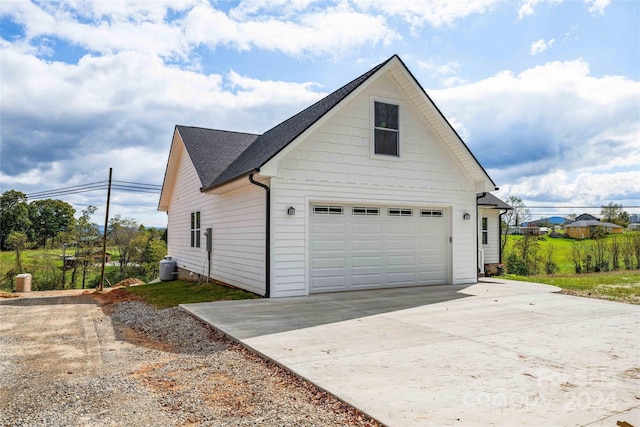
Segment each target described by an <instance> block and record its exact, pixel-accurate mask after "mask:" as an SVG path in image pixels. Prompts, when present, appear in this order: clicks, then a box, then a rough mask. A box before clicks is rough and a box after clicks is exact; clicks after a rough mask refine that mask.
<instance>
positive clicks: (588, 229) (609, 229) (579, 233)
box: [565, 214, 624, 239]
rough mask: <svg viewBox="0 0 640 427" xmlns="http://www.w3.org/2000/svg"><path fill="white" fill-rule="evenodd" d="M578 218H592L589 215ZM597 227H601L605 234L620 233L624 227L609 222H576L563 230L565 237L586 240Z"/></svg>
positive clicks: (593, 220) (586, 220)
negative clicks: (565, 233)
mask: <svg viewBox="0 0 640 427" xmlns="http://www.w3.org/2000/svg"><path fill="white" fill-rule="evenodd" d="M580 217H591V218H594V217H593V216H592V215H589V214H582V215H580V216H579V217H578V218H580ZM598 227H602V228H603V229H604V231H605V233H607V234H618V233H622V230H623V229H624V227H622V226H620V225H618V224H613V223H611V222H601V221H600V220H598V219H580V220H576V221H574V222H572V223H569V224H567V225H566V226H565V229H566V230H567V235H568V236H569V237H571V238H572V239H588V238H590V237H591V236H592V235H593V231H594V230H595V229H596V228H598Z"/></svg>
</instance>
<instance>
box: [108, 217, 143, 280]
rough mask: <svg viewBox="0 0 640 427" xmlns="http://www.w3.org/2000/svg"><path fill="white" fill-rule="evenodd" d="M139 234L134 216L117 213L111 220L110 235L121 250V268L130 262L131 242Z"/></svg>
mask: <svg viewBox="0 0 640 427" xmlns="http://www.w3.org/2000/svg"><path fill="white" fill-rule="evenodd" d="M137 236H138V224H137V223H136V221H135V220H134V219H133V218H126V217H124V218H123V217H122V216H120V215H116V216H114V217H113V218H111V220H110V221H109V237H110V238H111V240H112V241H113V243H114V244H115V245H116V246H117V247H118V250H119V251H120V270H124V268H125V267H126V266H127V264H128V263H129V260H130V258H131V252H132V245H131V242H132V241H133V240H134V239H135V238H136V237H137Z"/></svg>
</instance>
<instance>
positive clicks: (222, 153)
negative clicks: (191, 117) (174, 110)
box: [176, 126, 258, 187]
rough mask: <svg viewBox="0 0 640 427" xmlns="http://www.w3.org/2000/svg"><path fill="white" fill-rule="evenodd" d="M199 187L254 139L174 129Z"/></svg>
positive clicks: (217, 131) (204, 131) (216, 131)
mask: <svg viewBox="0 0 640 427" xmlns="http://www.w3.org/2000/svg"><path fill="white" fill-rule="evenodd" d="M176 131H177V132H178V133H179V134H180V137H181V138H182V142H184V146H185V148H186V149H187V153H189V157H190V158H191V162H192V163H193V166H194V167H195V169H196V172H197V173H198V177H199V178H200V183H201V185H202V186H203V187H204V186H208V185H210V183H211V182H213V180H214V179H216V177H217V176H218V175H220V174H221V173H222V172H223V171H224V170H225V169H226V168H227V167H229V165H230V164H231V163H232V162H233V161H234V160H235V159H237V158H238V156H239V155H240V154H241V153H242V152H243V151H244V150H246V149H247V147H248V146H249V145H251V143H252V142H254V141H255V140H256V138H257V137H258V135H255V134H251V133H241V132H228V131H223V130H214V129H205V128H198V127H191V126H176Z"/></svg>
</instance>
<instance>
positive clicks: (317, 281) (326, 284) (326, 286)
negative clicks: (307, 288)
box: [311, 276, 346, 292]
mask: <svg viewBox="0 0 640 427" xmlns="http://www.w3.org/2000/svg"><path fill="white" fill-rule="evenodd" d="M311 288H312V289H313V290H314V291H316V292H317V291H320V292H322V291H325V292H328V291H337V290H342V289H345V288H346V278H345V276H327V277H313V278H312V279H311Z"/></svg>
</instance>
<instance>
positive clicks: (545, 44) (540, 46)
mask: <svg viewBox="0 0 640 427" xmlns="http://www.w3.org/2000/svg"><path fill="white" fill-rule="evenodd" d="M555 42H556V41H555V39H550V40H549V41H545V40H544V39H539V40H536V41H534V42H533V43H531V48H530V50H529V53H531V55H537V54H539V53H542V52H544V51H545V50H547V48H549V47H551V46H553V44H554V43H555Z"/></svg>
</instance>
